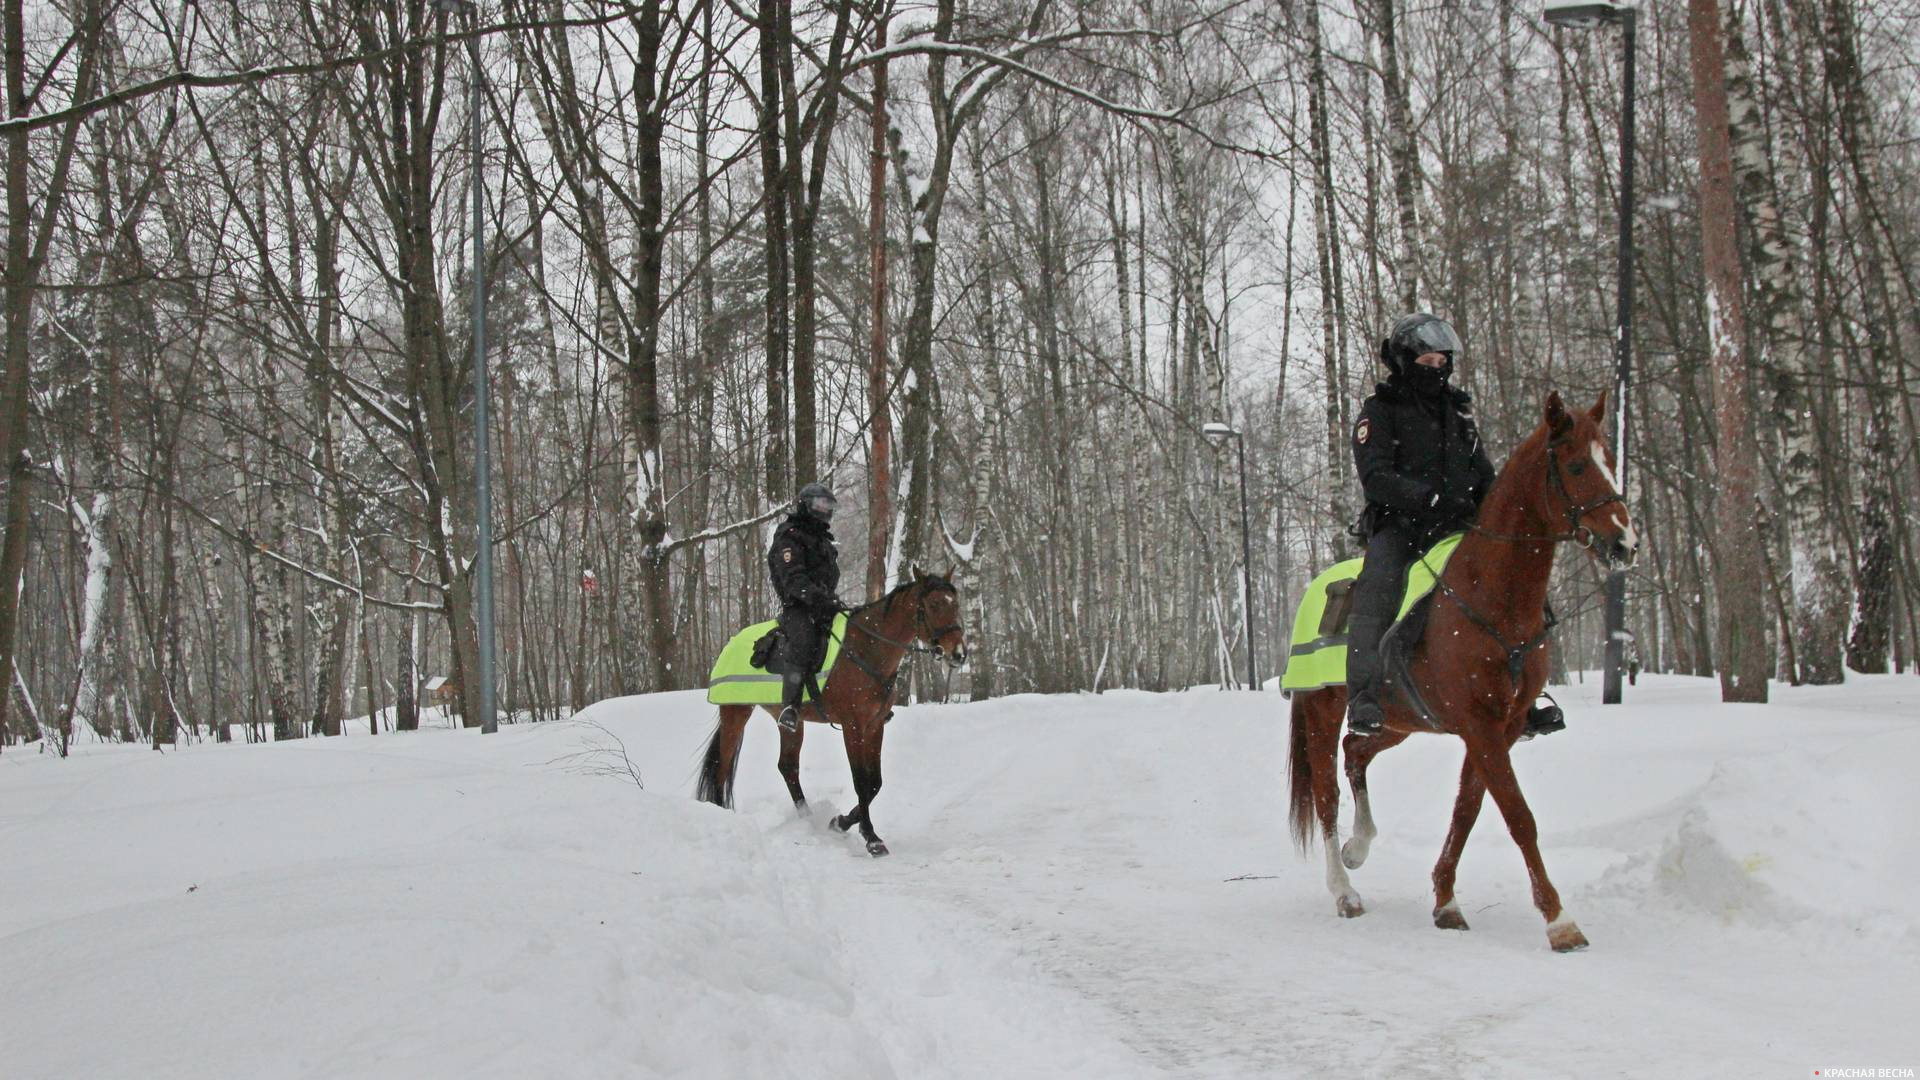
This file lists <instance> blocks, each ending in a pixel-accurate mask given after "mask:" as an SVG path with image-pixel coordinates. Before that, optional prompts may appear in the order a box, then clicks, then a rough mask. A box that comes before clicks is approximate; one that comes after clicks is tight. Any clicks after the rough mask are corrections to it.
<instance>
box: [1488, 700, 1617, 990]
mask: <svg viewBox="0 0 1920 1080" xmlns="http://www.w3.org/2000/svg"><path fill="white" fill-rule="evenodd" d="M1507 751H1508V743H1507V741H1506V739H1505V738H1504V737H1503V736H1502V735H1501V733H1499V732H1495V731H1484V732H1477V733H1475V734H1474V735H1473V736H1471V737H1469V738H1468V740H1467V753H1468V754H1470V755H1472V756H1473V759H1474V764H1475V765H1477V766H1478V767H1479V772H1480V776H1481V778H1482V779H1483V780H1484V781H1485V782H1486V785H1487V793H1488V794H1490V795H1492V796H1493V802H1494V805H1495V806H1498V807H1499V808H1500V816H1501V817H1504V818H1506V819H1507V831H1508V832H1510V833H1512V834H1513V842H1514V843H1515V844H1518V845H1519V847H1520V855H1521V857H1522V858H1524V859H1525V860H1526V862H1527V877H1528V878H1529V879H1531V881H1532V883H1533V905H1534V906H1535V907H1537V908H1539V909H1540V914H1541V916H1542V917H1544V918H1545V919H1546V920H1547V944H1549V945H1551V946H1553V951H1555V952H1572V951H1573V950H1575V949H1584V948H1586V947H1587V938H1586V935H1584V934H1582V933H1581V932H1580V927H1579V926H1577V925H1575V924H1574V921H1573V920H1572V919H1571V918H1569V917H1568V916H1567V913H1566V911H1565V909H1563V908H1562V907H1561V906H1560V893H1559V891H1558V890H1556V889H1555V888H1554V887H1553V882H1552V881H1549V880H1548V879H1547V865H1546V863H1545V862H1543V861H1541V858H1540V830H1539V827H1538V826H1537V825H1535V824H1534V820H1533V811H1532V810H1530V809H1528V808H1527V800H1526V797H1525V796H1524V795H1521V794H1520V780H1519V778H1518V777H1516V776H1514V774H1513V759H1512V757H1510V756H1509V755H1508V752H1507ZM1462 842H1463V843H1464V842H1465V838H1464V837H1462Z"/></svg>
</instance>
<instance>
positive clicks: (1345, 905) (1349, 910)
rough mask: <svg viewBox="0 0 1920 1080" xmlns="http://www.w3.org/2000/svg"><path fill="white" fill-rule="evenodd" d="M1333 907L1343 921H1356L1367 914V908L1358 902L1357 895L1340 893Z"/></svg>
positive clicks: (1358, 897)
mask: <svg viewBox="0 0 1920 1080" xmlns="http://www.w3.org/2000/svg"><path fill="white" fill-rule="evenodd" d="M1333 906H1334V910H1336V911H1338V912H1339V913H1340V917H1341V918H1343V919H1357V918H1359V917H1360V916H1362V915H1365V914H1366V913H1367V906H1366V905H1365V904H1362V903H1361V902H1360V894H1359V893H1342V894H1341V895H1340V898H1339V899H1338V900H1335V901H1334V904H1333Z"/></svg>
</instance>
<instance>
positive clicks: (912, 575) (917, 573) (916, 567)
mask: <svg viewBox="0 0 1920 1080" xmlns="http://www.w3.org/2000/svg"><path fill="white" fill-rule="evenodd" d="M926 576H927V575H926V572H925V571H923V570H921V569H920V564H919V563H908V564H907V578H908V579H909V580H911V581H919V580H920V579H921V578H923V577H926Z"/></svg>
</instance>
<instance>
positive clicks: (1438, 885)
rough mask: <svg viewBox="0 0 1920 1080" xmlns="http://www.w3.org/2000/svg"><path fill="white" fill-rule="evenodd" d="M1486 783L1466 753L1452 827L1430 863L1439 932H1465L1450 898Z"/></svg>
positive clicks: (1454, 806)
mask: <svg viewBox="0 0 1920 1080" xmlns="http://www.w3.org/2000/svg"><path fill="white" fill-rule="evenodd" d="M1486 794H1487V782H1486V781H1485V780H1483V779H1481V778H1480V770H1479V769H1476V768H1474V765H1473V753H1472V752H1471V751H1469V752H1468V753H1467V756H1466V757H1465V758H1463V759H1462V760H1461V762H1460V793H1459V794H1458V795H1456V796H1454V799H1453V824H1452V825H1450V826H1448V828H1447V842H1446V844H1444V845H1443V846H1442V847H1441V848H1440V861H1439V862H1437V863H1434V864H1433V925H1435V926H1437V927H1439V928H1440V929H1442V930H1465V929H1466V928H1467V920H1466V918H1465V917H1463V916H1462V915H1461V914H1460V905H1459V903H1458V902H1456V901H1455V900H1454V897H1453V879H1454V874H1455V872H1456V871H1458V870H1459V869H1460V853H1461V852H1463V851H1465V850H1466V848H1467V834H1468V833H1471V832H1472V831H1473V823H1474V821H1476V820H1477V819H1478V818H1479V817H1480V804H1481V803H1483V802H1485V801H1486Z"/></svg>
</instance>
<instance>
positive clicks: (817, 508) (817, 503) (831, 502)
mask: <svg viewBox="0 0 1920 1080" xmlns="http://www.w3.org/2000/svg"><path fill="white" fill-rule="evenodd" d="M837 505H838V502H837V501H836V500H835V499H834V497H833V489H832V488H829V487H828V486H827V485H825V484H808V485H807V486H806V487H803V488H801V489H800V497H799V498H797V499H795V500H794V509H796V510H798V511H799V512H800V513H802V514H811V515H812V516H814V517H816V518H819V519H820V520H821V521H832V520H833V510H834V507H835V506H837Z"/></svg>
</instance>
